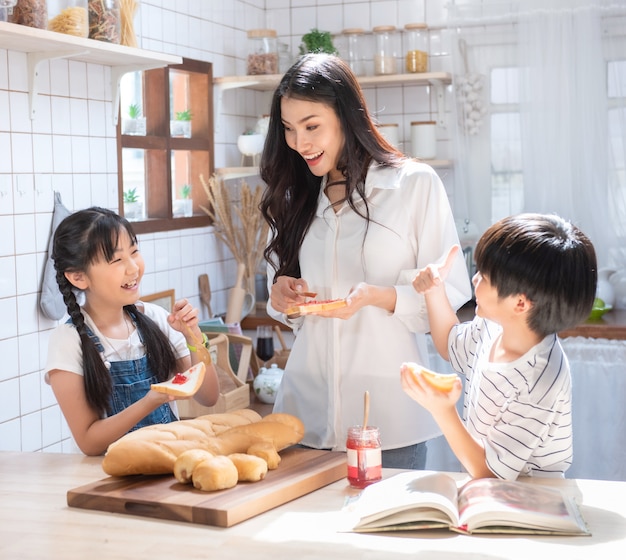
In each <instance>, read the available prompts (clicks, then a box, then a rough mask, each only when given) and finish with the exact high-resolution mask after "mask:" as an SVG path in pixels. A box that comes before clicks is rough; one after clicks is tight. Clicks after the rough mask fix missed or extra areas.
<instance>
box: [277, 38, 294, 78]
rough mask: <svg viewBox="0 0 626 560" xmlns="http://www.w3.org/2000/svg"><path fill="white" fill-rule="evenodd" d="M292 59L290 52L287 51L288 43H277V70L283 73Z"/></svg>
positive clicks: (289, 65) (289, 66)
mask: <svg viewBox="0 0 626 560" xmlns="http://www.w3.org/2000/svg"><path fill="white" fill-rule="evenodd" d="M292 64H293V61H292V59H291V53H290V52H289V45H288V44H287V43H279V44H278V71H279V72H280V73H281V74H284V73H285V72H287V70H289V68H291V65H292Z"/></svg>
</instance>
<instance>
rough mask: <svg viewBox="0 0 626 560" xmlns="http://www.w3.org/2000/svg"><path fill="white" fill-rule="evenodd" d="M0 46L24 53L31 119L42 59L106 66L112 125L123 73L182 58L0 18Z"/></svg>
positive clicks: (170, 62) (34, 113)
mask: <svg viewBox="0 0 626 560" xmlns="http://www.w3.org/2000/svg"><path fill="white" fill-rule="evenodd" d="M0 48H2V49H7V50H13V51H18V52H24V53H27V57H28V93H29V100H30V116H31V119H33V118H35V115H36V107H35V100H36V98H37V93H38V84H37V78H38V76H39V72H38V67H39V64H40V63H41V62H43V61H48V60H54V59H58V58H68V59H72V60H77V61H81V62H89V63H93V64H102V65H104V66H110V67H111V100H112V104H113V112H112V113H113V119H114V124H117V114H118V106H119V82H120V80H121V78H122V76H123V75H124V74H126V73H128V72H136V71H142V70H150V69H152V68H161V67H163V66H168V65H170V64H180V63H181V62H182V58H181V57H179V56H172V55H167V54H162V53H156V52H152V51H145V50H142V49H137V48H133V47H126V46H124V45H115V44H112V43H107V42H105V41H96V40H94V39H85V38H83V37H74V36H73V35H66V34H63V33H57V32H55V31H48V30H46V29H37V28H34V27H28V26H25V25H18V24H15V23H8V22H3V21H0Z"/></svg>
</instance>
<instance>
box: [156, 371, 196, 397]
mask: <svg viewBox="0 0 626 560" xmlns="http://www.w3.org/2000/svg"><path fill="white" fill-rule="evenodd" d="M205 372H206V366H205V365H204V362H200V363H197V364H196V365H194V366H191V367H190V368H189V369H188V370H187V371H184V372H183V373H177V374H176V375H175V376H174V377H172V379H169V380H168V381H163V382H162V383H154V384H152V385H150V389H152V390H153V391H158V392H159V393H166V394H168V395H174V396H175V397H191V396H193V395H195V394H196V393H197V392H198V389H200V386H201V385H202V382H203V381H204V374H205Z"/></svg>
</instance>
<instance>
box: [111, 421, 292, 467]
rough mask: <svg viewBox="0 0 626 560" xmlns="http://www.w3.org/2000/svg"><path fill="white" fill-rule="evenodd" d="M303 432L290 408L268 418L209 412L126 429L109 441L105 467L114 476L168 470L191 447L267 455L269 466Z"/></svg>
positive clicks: (216, 453) (221, 451)
mask: <svg viewBox="0 0 626 560" xmlns="http://www.w3.org/2000/svg"><path fill="white" fill-rule="evenodd" d="M255 418H258V420H255ZM303 436H304V425H303V424H302V421H301V420H300V419H299V418H296V417H295V416H291V415H290V414H282V413H280V414H269V415H268V416H266V417H264V418H261V416H260V415H259V414H258V413H256V412H254V411H251V410H247V411H246V410H240V411H234V412H229V413H222V414H209V415H206V416H200V417H198V418H195V419H192V420H178V421H176V422H171V423H169V424H155V425H153V426H146V427H144V428H140V429H138V430H135V431H133V432H130V433H128V434H126V435H125V436H123V437H121V438H120V439H119V440H117V441H116V442H114V443H112V444H111V445H110V446H109V448H108V449H107V452H106V454H105V456H104V458H103V460H102V469H103V470H104V472H105V473H107V474H108V475H110V476H128V475H136V474H170V473H174V464H175V462H176V459H177V458H178V457H179V456H180V455H181V454H182V453H183V452H185V451H187V450H190V449H201V450H205V451H209V452H211V453H212V454H213V455H231V454H233V453H249V454H251V455H256V456H258V457H261V458H262V459H264V460H265V461H266V462H267V463H268V468H276V467H277V466H278V463H279V462H280V456H279V455H278V451H281V450H282V449H285V448H287V447H289V446H290V445H294V444H295V443H298V442H299V441H300V440H301V439H302V438H303ZM249 450H250V451H249Z"/></svg>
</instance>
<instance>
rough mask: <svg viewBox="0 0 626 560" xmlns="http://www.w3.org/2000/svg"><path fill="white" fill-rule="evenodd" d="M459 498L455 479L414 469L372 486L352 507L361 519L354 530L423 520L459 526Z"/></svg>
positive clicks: (441, 524)
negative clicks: (457, 501) (457, 508)
mask: <svg viewBox="0 0 626 560" xmlns="http://www.w3.org/2000/svg"><path fill="white" fill-rule="evenodd" d="M456 500H457V486H456V482H455V481H454V479H453V478H451V477H449V476H447V475H445V474H441V473H425V472H421V471H411V472H405V473H400V474H397V475H394V476H392V477H390V478H388V479H385V480H382V481H380V482H377V483H376V484H372V485H371V486H368V487H367V488H365V489H364V490H363V492H361V495H360V497H359V499H358V500H356V502H354V504H352V505H351V507H350V509H351V511H352V513H354V514H355V515H356V516H357V517H358V518H359V519H360V521H359V522H358V523H357V524H356V526H355V527H354V530H364V529H370V530H373V529H375V528H380V527H388V526H391V525H395V524H396V523H398V524H400V523H402V524H405V523H411V522H420V521H429V522H434V523H436V524H437V525H436V526H450V525H453V526H456V525H457V523H458V515H457V510H456Z"/></svg>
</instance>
